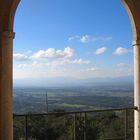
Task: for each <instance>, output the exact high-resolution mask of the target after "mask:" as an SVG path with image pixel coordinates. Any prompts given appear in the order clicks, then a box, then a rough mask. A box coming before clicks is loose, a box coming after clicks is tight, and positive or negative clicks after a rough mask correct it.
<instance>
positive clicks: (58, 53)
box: [31, 47, 74, 59]
mask: <svg viewBox="0 0 140 140" xmlns="http://www.w3.org/2000/svg"><path fill="white" fill-rule="evenodd" d="M73 54H74V50H73V49H72V48H70V47H66V48H64V50H55V49H54V48H49V49H47V50H39V51H38V52H37V53H35V54H33V55H32V56H31V58H33V59H40V58H41V59H42V58H70V57H72V56H73Z"/></svg>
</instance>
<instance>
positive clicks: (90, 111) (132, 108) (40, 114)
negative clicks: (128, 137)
mask: <svg viewBox="0 0 140 140" xmlns="http://www.w3.org/2000/svg"><path fill="white" fill-rule="evenodd" d="M137 109H138V108H137V107H135V106H134V107H127V108H110V109H97V110H85V111H69V112H46V113H25V114H16V113H14V114H13V116H14V117H16V116H42V115H66V114H76V113H92V112H95V113H96V112H105V111H121V110H137Z"/></svg>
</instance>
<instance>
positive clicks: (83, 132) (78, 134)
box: [13, 107, 137, 140]
mask: <svg viewBox="0 0 140 140" xmlns="http://www.w3.org/2000/svg"><path fill="white" fill-rule="evenodd" d="M134 110H137V107H129V108H115V109H114V108H113V109H101V110H87V111H69V112H48V113H27V114H13V117H14V119H15V118H20V117H23V118H24V124H25V126H24V130H25V137H24V138H23V140H32V139H31V138H30V136H29V126H30V124H29V118H30V119H31V118H32V117H41V116H56V117H60V116H65V115H70V116H71V117H72V118H73V137H72V140H88V137H87V120H88V114H92V115H91V116H92V118H94V114H95V113H96V114H98V113H103V112H119V111H122V112H124V117H123V119H124V120H123V121H124V134H123V135H121V136H117V137H111V138H101V139H98V140H129V137H128V111H134ZM14 127H16V126H14ZM33 140H34V139H33Z"/></svg>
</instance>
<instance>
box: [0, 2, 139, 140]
mask: <svg viewBox="0 0 140 140" xmlns="http://www.w3.org/2000/svg"><path fill="white" fill-rule="evenodd" d="M7 3H8V2H6V3H5V4H6V5H7ZM127 3H128V6H129V7H130V9H131V10H132V11H133V10H134V9H135V10H134V11H133V12H132V13H133V17H135V15H137V16H136V17H139V14H138V13H139V10H138V9H139V2H137V1H135V2H130V1H127ZM136 3H137V4H136ZM129 4H130V5H129ZM9 5H11V3H10V2H9ZM4 6H5V5H4ZM131 6H132V7H131ZM2 9H3V8H2ZM14 10H15V9H14ZM3 12H4V11H3ZM10 13H11V12H10ZM10 18H11V16H10ZM12 19H13V17H12ZM134 21H139V20H138V19H135V20H134ZM5 23H9V21H5ZM5 23H4V24H3V26H1V27H3V28H2V30H1V31H12V29H9V28H7V26H6V25H7V24H5ZM136 23H138V24H136V25H137V28H136V32H137V33H136V35H137V40H135V41H137V44H136V46H137V49H136V54H137V55H138V56H139V53H137V52H139V47H138V46H139V43H138V38H139V37H138V29H139V22H136ZM10 25H11V22H10ZM4 37H5V33H4ZM10 37H11V36H10ZM11 41H12V40H11ZM1 42H2V44H1V45H2V48H3V46H8V45H10V46H12V42H10V41H9V40H8V39H7V37H6V39H4V38H1ZM8 51H9V50H6V49H4V48H3V50H1V57H2V60H9V62H10V65H11V60H10V59H8V58H11V57H4V56H3V55H4V52H5V54H6V55H7V52H8ZM6 55H5V56H6ZM1 66H2V70H1V76H2V77H3V78H2V79H1V81H0V82H1V87H2V90H1V103H3V104H5V106H3V105H2V106H1V113H0V115H1V116H2V118H3V119H2V121H3V120H4V121H3V123H2V124H3V125H2V126H5V127H1V130H3V128H7V127H6V123H5V122H6V119H4V118H7V117H8V115H10V113H11V111H8V112H7V114H6V113H5V114H4V113H2V112H3V109H4V108H7V107H8V106H9V103H8V102H7V98H5V97H4V96H3V94H4V92H7V93H11V88H10V87H11V82H10V83H9V82H8V81H9V80H10V79H11V73H9V72H8V70H6V69H7V68H9V64H7V62H5V61H1ZM136 66H138V67H137V68H136V71H135V73H137V77H138V78H136V83H135V84H138V85H137V86H136V87H135V89H136V91H137V95H138V97H139V88H137V87H138V86H139V60H137V61H136ZM10 69H11V68H10ZM4 71H6V72H8V74H9V75H7V76H8V77H7V81H6V77H4V75H3V73H2V72H4ZM6 74H7V73H6ZM9 78H10V79H9ZM5 83H9V84H7V86H4V84H5ZM4 87H5V88H4ZM8 87H9V88H8ZM6 88H7V89H9V91H8V90H6ZM9 99H10V97H9ZM9 99H8V100H9ZM138 99H139V98H138ZM9 101H10V100H9ZM137 106H138V107H139V103H138V104H137ZM138 113H139V112H137V114H138ZM3 114H4V115H3ZM137 116H138V115H137ZM138 120H139V117H137V121H138ZM11 122H12V121H11V120H10V121H8V123H9V124H10V126H11ZM137 124H138V125H137V130H138V129H139V122H138V123H137ZM8 127H9V126H8ZM10 129H11V130H12V128H11V127H10ZM10 129H8V128H7V129H4V130H3V132H4V131H5V130H6V131H5V133H0V134H1V135H2V136H1V138H2V139H10V138H11V134H10V135H9V136H8V135H6V132H7V133H8V132H9V131H10ZM7 130H8V131H7ZM10 132H11V131H10ZM10 132H9V133H10ZM137 132H139V130H138V131H137ZM137 135H138V137H135V138H136V139H139V134H137Z"/></svg>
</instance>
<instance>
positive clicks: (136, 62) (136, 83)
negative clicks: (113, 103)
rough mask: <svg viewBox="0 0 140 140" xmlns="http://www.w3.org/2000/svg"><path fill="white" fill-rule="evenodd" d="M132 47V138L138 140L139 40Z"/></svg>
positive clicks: (139, 108) (139, 136) (139, 111)
mask: <svg viewBox="0 0 140 140" xmlns="http://www.w3.org/2000/svg"><path fill="white" fill-rule="evenodd" d="M133 47H134V106H136V107H138V109H137V110H135V111H134V140H140V40H139V41H134V42H133Z"/></svg>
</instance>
